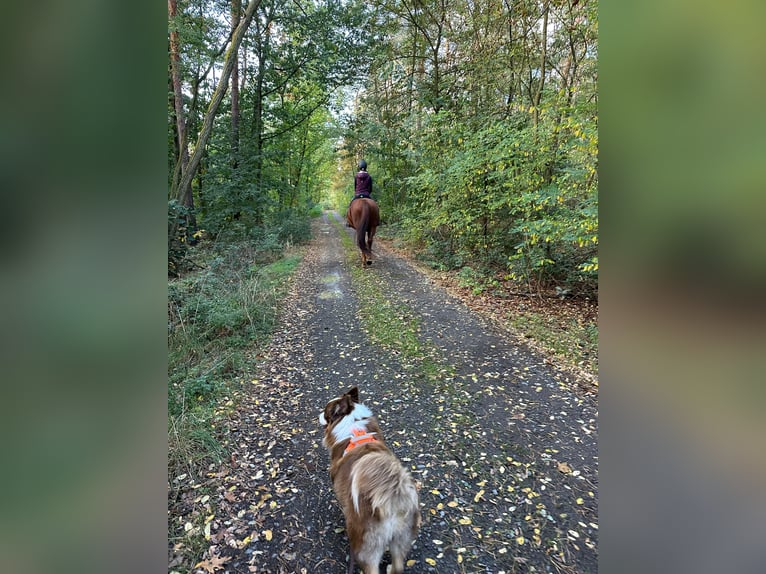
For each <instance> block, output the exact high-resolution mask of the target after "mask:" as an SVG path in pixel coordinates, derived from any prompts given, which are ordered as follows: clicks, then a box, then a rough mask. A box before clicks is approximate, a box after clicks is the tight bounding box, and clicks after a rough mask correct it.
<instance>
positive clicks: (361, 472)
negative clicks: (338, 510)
mask: <svg viewBox="0 0 766 574" xmlns="http://www.w3.org/2000/svg"><path fill="white" fill-rule="evenodd" d="M354 390H355V388H354V389H352V391H350V393H353V391H354ZM350 393H347V394H346V395H344V396H343V397H341V399H336V401H343V400H344V397H347V396H349V394H350ZM355 396H356V400H358V391H357V394H356V395H355ZM354 402H355V401H351V404H350V405H347V406H345V407H342V408H340V412H336V413H335V414H336V418H335V419H334V420H330V421H329V424H328V425H327V428H326V431H325V440H324V443H325V446H327V447H328V448H329V449H330V456H331V460H332V463H331V466H330V476H331V477H332V481H333V490H335V494H336V495H337V497H338V501H339V502H340V504H341V507H342V508H343V514H344V516H345V518H346V531H347V533H348V539H349V543H350V545H351V560H350V561H349V573H351V572H353V568H354V562H355V561H356V562H358V563H359V565H360V566H361V568H362V570H364V574H378V567H379V564H380V561H381V558H382V557H383V553H384V552H385V550H386V548H388V549H389V551H390V554H391V566H390V567H389V568H388V570H387V572H388V573H389V574H401V573H402V572H403V570H404V561H405V559H406V557H407V553H408V552H409V551H410V548H411V546H412V543H413V541H414V539H415V538H416V536H417V533H418V529H419V528H420V506H419V501H418V493H417V488H416V486H415V481H414V480H413V479H412V476H411V475H410V473H409V472H408V471H407V470H406V469H405V468H404V467H403V466H402V464H401V463H400V462H399V460H398V459H397V458H396V456H394V454H393V453H392V452H391V451H390V450H389V449H388V447H387V446H386V445H385V442H384V441H383V438H382V435H381V434H380V429H379V427H378V425H377V421H376V420H375V419H374V417H372V416H371V413H369V410H367V409H366V407H363V405H360V407H363V409H360V410H361V411H362V412H363V414H364V415H368V414H369V415H370V416H364V417H363V418H361V419H358V420H355V426H357V427H360V426H363V428H364V429H365V430H366V431H367V432H369V433H374V434H375V436H376V437H377V438H376V440H375V441H374V442H367V443H365V444H360V445H359V446H354V447H353V448H352V449H351V450H346V449H347V447H348V445H349V443H350V442H351V441H350V438H348V437H347V438H344V435H343V434H342V433H341V434H340V436H338V435H337V434H333V429H334V428H335V427H337V426H341V427H342V426H343V425H345V426H348V419H346V420H345V421H344V420H342V419H344V418H345V417H347V416H353V404H354ZM333 403H334V401H331V402H330V403H329V404H328V406H327V407H326V409H325V413H323V415H322V417H325V416H327V415H328V414H329V415H330V416H333V412H334V411H338V410H339V409H338V408H337V405H334V404H333ZM365 411H366V412H365ZM340 415H343V416H342V417H341V418H337V417H338V416H340Z"/></svg>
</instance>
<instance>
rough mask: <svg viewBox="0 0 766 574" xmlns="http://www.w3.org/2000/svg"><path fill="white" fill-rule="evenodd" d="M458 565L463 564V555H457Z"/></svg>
mask: <svg viewBox="0 0 766 574" xmlns="http://www.w3.org/2000/svg"><path fill="white" fill-rule="evenodd" d="M457 563H458V564H462V563H463V555H462V554H458V555H457Z"/></svg>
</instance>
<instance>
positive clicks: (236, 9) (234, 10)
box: [231, 0, 242, 169]
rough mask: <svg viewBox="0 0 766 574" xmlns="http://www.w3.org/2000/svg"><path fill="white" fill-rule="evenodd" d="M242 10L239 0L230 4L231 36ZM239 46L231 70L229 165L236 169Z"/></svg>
mask: <svg viewBox="0 0 766 574" xmlns="http://www.w3.org/2000/svg"><path fill="white" fill-rule="evenodd" d="M241 10H242V5H241V0H232V2H231V30H232V35H233V34H234V32H235V31H236V29H237V25H238V24H239V13H240V11H241ZM238 52H239V46H237V50H235V51H234V67H233V68H232V70H231V165H232V168H233V169H237V164H238V160H239V57H238Z"/></svg>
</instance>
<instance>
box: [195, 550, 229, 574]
mask: <svg viewBox="0 0 766 574" xmlns="http://www.w3.org/2000/svg"><path fill="white" fill-rule="evenodd" d="M229 560H231V557H230V556H219V555H218V554H214V555H213V556H211V557H210V558H208V559H207V560H203V561H202V562H198V563H197V564H195V565H194V567H195V568H202V569H203V570H205V571H207V572H209V573H210V574H213V572H215V571H216V570H223V565H224V564H226V563H227V562H228V561H229Z"/></svg>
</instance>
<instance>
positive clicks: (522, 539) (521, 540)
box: [516, 536, 524, 546]
mask: <svg viewBox="0 0 766 574" xmlns="http://www.w3.org/2000/svg"><path fill="white" fill-rule="evenodd" d="M516 544H518V545H519V546H521V545H522V544H524V537H523V536H519V537H518V538H516Z"/></svg>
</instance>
